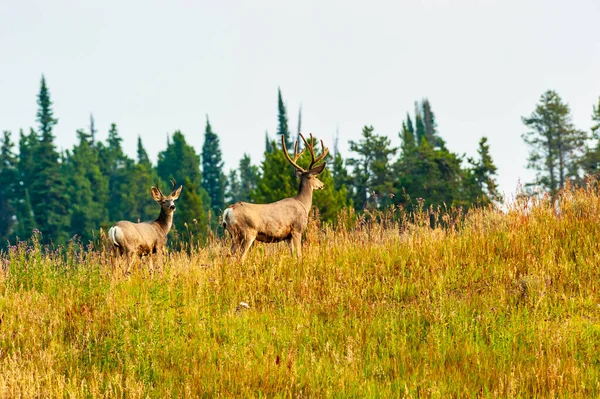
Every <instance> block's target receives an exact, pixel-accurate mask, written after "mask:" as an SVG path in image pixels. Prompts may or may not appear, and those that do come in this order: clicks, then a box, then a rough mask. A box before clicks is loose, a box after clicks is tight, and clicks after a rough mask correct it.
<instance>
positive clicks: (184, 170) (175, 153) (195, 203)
mask: <svg viewBox="0 0 600 399" xmlns="http://www.w3.org/2000/svg"><path fill="white" fill-rule="evenodd" d="M157 171H158V175H159V177H160V178H161V180H163V181H165V182H167V181H169V180H171V179H172V178H174V179H175V180H176V181H178V182H182V181H183V182H184V184H183V186H184V187H183V193H182V194H181V197H180V199H179V202H178V205H177V207H178V208H179V209H180V210H182V211H183V212H179V211H178V214H177V215H176V217H175V220H176V221H177V223H179V226H180V227H179V228H181V226H183V223H187V224H188V225H190V223H192V222H193V219H196V220H197V221H205V220H207V219H206V214H207V211H208V210H209V209H210V198H209V197H208V194H207V193H206V190H204V188H203V187H202V174H201V173H200V155H199V154H197V153H196V150H195V149H194V147H192V146H191V145H189V144H188V143H187V142H186V140H185V137H184V135H183V134H182V133H181V132H180V131H176V132H175V133H173V136H172V138H171V140H169V141H168V144H167V148H166V149H165V150H164V151H162V152H160V153H159V154H158V164H157ZM214 218H215V220H217V219H218V215H214ZM203 223H204V222H203ZM201 227H202V229H204V228H205V225H204V224H203V225H202V226H201Z"/></svg>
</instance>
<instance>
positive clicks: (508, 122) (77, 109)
mask: <svg viewBox="0 0 600 399" xmlns="http://www.w3.org/2000/svg"><path fill="white" fill-rule="evenodd" d="M599 17H600V1H598V0H576V1H568V2H567V1H555V0H552V1H549V0H545V1H492V0H488V1H421V2H417V1H410V2H409V1H403V2H400V1H386V2H384V1H369V2H367V1H325V0H321V1H307V0H304V1H301V2H300V1H297V2H289V1H281V0H272V1H261V0H254V1H191V0H188V1H164V0H163V1H148V0H145V1H122V0H121V1H114V0H103V1H87V0H86V1H61V0H58V1H47V0H40V1H30V0H24V1H11V0H0V129H1V130H11V131H13V137H14V139H15V140H16V139H17V138H18V130H19V128H24V129H28V128H29V127H30V126H33V127H36V122H35V112H36V107H37V106H36V94H37V92H38V90H39V83H40V78H41V75H42V74H44V75H45V76H46V80H47V83H48V86H49V88H50V92H51V95H52V99H53V101H54V111H55V116H56V117H57V118H58V119H59V124H58V125H57V126H56V129H55V134H56V137H57V140H56V144H57V146H58V148H59V149H67V148H71V147H72V145H73V144H74V143H75V142H76V135H75V131H76V129H78V128H86V127H87V126H88V125H89V116H90V113H93V115H94V117H95V120H96V126H97V128H98V129H99V130H100V133H99V136H98V137H99V139H105V138H106V136H107V132H108V128H109V126H110V123H112V122H114V123H116V124H117V125H118V127H119V131H120V133H121V135H122V137H123V139H124V148H125V150H126V151H127V153H128V154H130V155H131V156H132V157H134V156H135V148H136V141H137V136H138V135H141V136H142V139H143V142H144V145H145V147H146V149H147V151H148V153H149V154H150V156H151V158H152V159H153V160H156V157H157V154H158V152H159V151H161V150H163V149H164V148H165V146H166V137H167V134H171V133H173V132H174V131H175V130H181V131H182V132H183V133H184V134H185V136H186V138H187V140H188V142H189V143H190V144H192V145H193V146H194V147H195V148H196V150H197V152H200V149H201V145H202V141H203V133H204V126H205V115H206V114H208V115H209V117H210V121H211V124H212V126H213V129H214V131H215V132H216V133H217V134H218V135H219V136H220V138H221V144H222V151H223V156H224V160H225V163H226V170H229V169H230V168H232V167H237V163H238V161H239V159H240V158H241V157H242V155H243V153H244V152H247V153H249V154H250V155H251V157H252V160H253V162H254V163H258V162H259V161H260V160H261V158H262V153H263V150H264V135H265V130H268V131H269V133H270V134H272V135H274V133H275V131H276V126H277V87H278V86H280V87H281V90H282V93H283V97H284V100H285V102H286V105H287V107H288V113H289V119H290V127H291V128H292V130H294V129H296V126H297V115H298V109H299V107H300V105H302V107H303V117H302V130H303V132H305V133H310V132H312V133H313V134H314V135H315V136H317V137H319V138H323V139H324V141H325V143H326V145H328V146H329V147H333V137H334V135H335V132H336V130H337V129H339V135H340V150H341V151H342V153H343V155H344V157H348V155H349V153H348V150H347V148H348V147H347V141H348V140H351V139H354V140H356V139H358V138H359V137H360V133H361V130H362V127H363V126H364V125H373V126H374V127H375V131H376V132H377V133H378V134H384V135H387V136H389V137H390V138H391V139H392V143H394V144H395V145H398V144H399V138H398V132H399V131H400V129H401V126H402V121H403V120H404V118H405V117H406V113H407V112H410V113H411V116H412V115H413V112H414V101H416V100H420V99H422V98H424V97H427V98H429V100H430V102H431V105H432V108H433V111H434V113H435V115H436V118H437V123H438V129H439V133H440V135H441V136H442V137H443V138H444V139H445V140H446V142H447V144H448V147H449V148H450V149H451V150H452V151H455V152H458V153H461V154H462V153H466V154H467V155H468V156H473V155H475V151H476V148H477V142H478V141H479V138H480V137H481V136H482V135H485V136H487V137H488V138H489V142H490V147H491V153H492V156H493V159H494V161H495V162H496V165H497V166H498V169H499V170H498V172H499V182H500V187H501V189H502V190H503V191H505V192H507V193H512V192H514V191H515V188H516V185H517V181H518V179H519V178H520V179H521V180H522V181H530V180H532V177H533V173H532V172H531V171H528V170H526V169H525V165H526V159H527V153H528V149H527V147H526V146H525V145H524V143H523V141H522V139H521V134H522V133H523V132H524V131H525V130H526V129H525V127H524V126H523V125H522V123H521V116H523V115H529V114H530V113H531V112H532V111H533V110H534V108H535V105H536V103H537V101H538V99H539V97H540V95H541V94H542V93H543V92H544V91H546V90H548V89H553V90H556V91H557V92H558V93H559V94H560V96H561V97H562V98H563V100H564V101H566V102H567V103H568V104H569V105H570V107H571V110H572V115H573V120H574V122H575V124H576V125H577V126H578V127H579V128H581V129H585V130H589V128H590V126H591V124H592V123H591V113H592V106H593V105H594V104H597V103H598V97H599V96H600V36H599V35H598V32H599V31H598V26H599V25H598V24H599V21H600V18H599Z"/></svg>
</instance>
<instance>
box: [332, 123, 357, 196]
mask: <svg viewBox="0 0 600 399" xmlns="http://www.w3.org/2000/svg"><path fill="white" fill-rule="evenodd" d="M338 143H339V134H336V137H335V142H334V144H333V165H332V167H331V170H332V172H331V175H332V177H333V187H334V189H335V190H336V191H339V190H345V191H346V193H347V198H346V202H348V201H349V200H350V192H348V187H351V186H352V181H351V179H350V174H349V173H348V169H346V165H345V162H344V158H343V157H342V154H341V153H340V150H339V145H338Z"/></svg>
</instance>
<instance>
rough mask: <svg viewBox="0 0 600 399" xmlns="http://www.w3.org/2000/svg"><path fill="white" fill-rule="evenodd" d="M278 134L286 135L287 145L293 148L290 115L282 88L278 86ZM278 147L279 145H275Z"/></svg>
mask: <svg viewBox="0 0 600 399" xmlns="http://www.w3.org/2000/svg"><path fill="white" fill-rule="evenodd" d="M277 135H278V136H281V135H284V136H285V145H287V147H288V148H293V146H294V142H293V141H292V139H291V137H290V129H289V127H288V117H287V110H286V108H285V104H284V103H283V98H282V97H281V89H280V88H279V87H278V88H277ZM275 148H277V147H275Z"/></svg>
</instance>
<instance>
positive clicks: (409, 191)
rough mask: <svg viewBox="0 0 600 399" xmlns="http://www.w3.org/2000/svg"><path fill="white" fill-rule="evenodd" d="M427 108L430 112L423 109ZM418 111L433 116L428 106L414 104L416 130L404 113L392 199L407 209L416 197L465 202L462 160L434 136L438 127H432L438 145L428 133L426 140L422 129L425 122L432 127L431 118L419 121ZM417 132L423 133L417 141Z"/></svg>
mask: <svg viewBox="0 0 600 399" xmlns="http://www.w3.org/2000/svg"><path fill="white" fill-rule="evenodd" d="M424 103H425V101H424ZM427 108H429V111H426V109H427ZM421 111H423V114H431V115H433V113H432V112H431V107H430V106H426V107H416V116H415V119H416V120H417V130H416V131H415V130H414V129H413V125H412V121H411V119H410V115H407V117H406V121H405V122H404V123H403V124H402V131H401V132H400V133H399V136H400V140H401V149H402V152H401V154H400V157H399V158H398V160H397V161H396V162H395V164H394V166H393V174H394V176H396V179H394V183H393V184H394V188H395V194H396V195H395V197H394V200H393V201H394V203H397V204H402V205H403V206H405V207H409V208H410V207H412V206H413V205H414V204H415V202H414V200H416V199H418V198H422V199H423V200H424V205H425V206H430V205H442V204H446V205H457V206H460V205H467V204H468V200H467V199H466V197H468V195H467V194H465V193H464V191H465V189H464V188H463V180H464V179H463V177H464V174H465V173H466V172H465V171H464V170H463V169H462V168H461V163H462V159H461V158H460V157H459V156H458V155H456V154H453V153H451V152H450V151H448V150H447V149H446V147H445V145H444V144H443V140H442V139H441V138H440V137H439V136H438V135H437V129H434V130H433V134H434V136H433V137H434V141H435V142H437V145H434V144H433V143H431V136H430V138H429V139H428V138H427V134H426V133H424V132H426V128H425V126H426V125H429V126H435V124H434V122H433V121H434V119H433V117H432V116H429V117H428V118H427V120H428V122H427V123H424V122H423V123H421V122H420V121H421V120H422V119H421V118H420V116H419V115H420V113H421ZM420 125H422V128H420V127H419V126H420ZM419 131H422V133H420V136H419V138H418V140H419V141H418V142H417V141H416V137H415V135H414V134H415V133H416V132H419ZM430 132H431V130H430ZM469 198H470V197H469Z"/></svg>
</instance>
